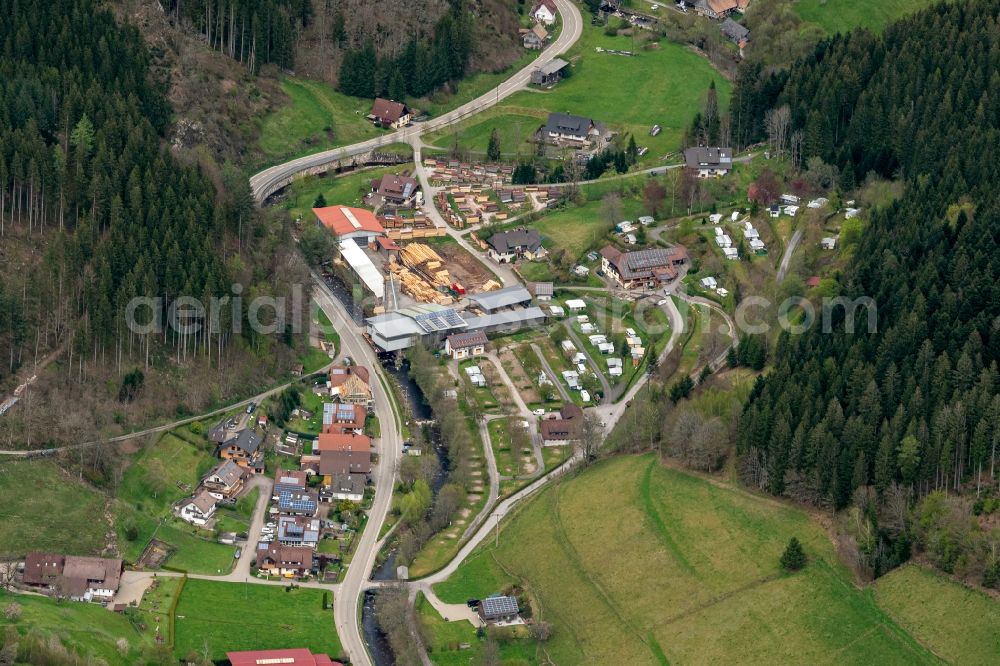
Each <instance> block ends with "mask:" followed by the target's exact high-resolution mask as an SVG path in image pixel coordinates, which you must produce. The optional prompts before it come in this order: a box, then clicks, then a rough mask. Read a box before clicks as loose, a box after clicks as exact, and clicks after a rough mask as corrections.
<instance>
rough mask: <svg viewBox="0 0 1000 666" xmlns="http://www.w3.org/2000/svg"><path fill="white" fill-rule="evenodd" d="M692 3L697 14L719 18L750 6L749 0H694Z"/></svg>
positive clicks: (742, 10)
mask: <svg viewBox="0 0 1000 666" xmlns="http://www.w3.org/2000/svg"><path fill="white" fill-rule="evenodd" d="M692 4H693V6H694V10H695V11H696V12H698V13H699V14H701V15H703V16H707V17H708V18H714V19H721V18H725V17H727V16H729V15H730V14H732V13H733V12H736V11H740V12H744V11H746V9H747V7H749V6H750V0H694V2H693V3H692Z"/></svg>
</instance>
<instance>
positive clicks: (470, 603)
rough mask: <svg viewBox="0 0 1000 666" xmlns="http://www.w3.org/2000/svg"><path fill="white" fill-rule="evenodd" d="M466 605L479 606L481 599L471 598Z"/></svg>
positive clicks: (470, 606)
mask: <svg viewBox="0 0 1000 666" xmlns="http://www.w3.org/2000/svg"><path fill="white" fill-rule="evenodd" d="M465 605H466V606H468V607H469V608H477V607H478V606H479V599H469V600H467V601H466V602H465Z"/></svg>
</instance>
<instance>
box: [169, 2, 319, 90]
mask: <svg viewBox="0 0 1000 666" xmlns="http://www.w3.org/2000/svg"><path fill="white" fill-rule="evenodd" d="M163 4H164V9H165V10H166V11H168V12H169V13H170V14H171V15H172V16H173V18H174V20H175V21H177V22H178V23H184V24H189V25H191V26H192V27H193V28H194V29H195V30H196V31H197V32H198V33H199V34H200V35H202V36H203V37H204V38H205V41H206V42H208V44H209V46H211V47H212V48H213V49H216V50H218V51H219V52H221V53H225V54H226V55H228V56H229V57H230V58H233V59H235V60H239V61H240V62H242V63H245V64H246V65H247V67H249V68H250V70H251V71H255V72H256V71H257V70H259V69H260V67H261V65H264V64H266V63H275V64H276V65H278V66H279V67H284V68H289V69H290V68H291V67H293V66H294V64H295V36H296V33H297V32H298V30H300V29H301V28H302V27H304V26H305V25H307V24H308V23H309V21H310V19H311V18H312V0H168V2H165V3H163Z"/></svg>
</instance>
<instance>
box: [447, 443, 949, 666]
mask: <svg viewBox="0 0 1000 666" xmlns="http://www.w3.org/2000/svg"><path fill="white" fill-rule="evenodd" d="M792 536H796V537H798V538H799V540H800V541H802V542H803V544H804V546H805V549H806V552H807V554H808V556H809V558H810V562H809V565H808V566H807V567H806V568H805V569H804V570H803V571H801V572H798V573H796V574H791V575H788V574H784V573H782V572H781V570H780V568H779V564H778V558H779V556H780V555H781V552H782V550H783V549H784V547H785V545H786V544H787V542H788V539H789V538H790V537H792ZM512 582H518V583H520V584H522V585H524V586H526V587H527V588H528V590H529V592H530V594H531V596H532V597H533V598H534V599H536V600H537V607H536V608H535V616H536V617H541V618H542V619H544V620H545V621H547V622H550V623H551V624H552V625H553V627H554V633H553V636H552V638H551V639H550V640H549V641H548V642H547V643H546V644H545V646H544V647H545V651H546V652H547V654H548V655H549V656H550V658H551V660H552V661H554V662H556V663H629V664H657V663H660V664H662V663H668V662H669V663H696V662H698V663H736V662H739V663H768V664H770V663H790V662H795V663H817V662H827V661H829V660H830V658H831V655H837V656H836V661H837V662H838V663H881V664H889V663H898V664H914V663H933V662H935V659H934V657H933V655H931V654H930V653H929V652H927V651H926V650H925V649H924V648H922V647H921V646H920V645H919V644H918V643H917V642H916V641H915V640H913V638H911V637H910V636H909V635H908V634H906V632H904V631H903V630H902V629H901V628H900V627H899V626H898V625H896V624H895V622H893V620H892V619H891V618H889V617H888V615H886V614H885V613H884V612H883V611H882V610H881V609H880V608H879V607H878V606H877V605H876V604H875V601H874V599H873V598H872V596H871V595H870V594H866V593H863V592H861V591H859V590H858V589H857V588H855V587H854V585H853V583H852V581H851V577H850V574H849V573H848V571H847V570H846V569H845V568H844V567H843V566H842V565H841V564H840V563H839V562H838V560H837V558H836V554H835V553H834V551H833V547H832V545H831V543H830V540H829V539H828V537H827V535H826V534H825V533H824V531H823V530H822V529H821V528H820V527H819V526H818V525H816V524H815V523H814V522H812V520H811V519H810V518H809V517H808V516H807V515H806V514H805V513H803V512H801V511H798V510H795V509H792V508H789V507H787V506H784V505H782V504H779V503H777V502H774V501H770V500H768V499H765V498H760V497H757V496H754V495H751V494H749V493H746V492H743V491H740V490H734V489H731V488H728V487H722V486H719V485H717V484H715V483H712V482H709V481H706V480H703V479H700V478H697V477H693V476H689V475H687V474H683V473H680V472H676V471H672V470H669V469H666V468H664V467H662V466H661V465H659V464H658V463H657V462H656V460H655V459H654V458H653V456H651V455H644V456H635V457H620V458H615V459H612V460H609V461H605V462H602V463H600V464H597V465H595V466H594V467H592V468H591V469H588V470H586V471H584V472H582V473H581V474H580V475H579V476H577V477H575V478H573V479H571V480H569V481H564V482H562V483H560V484H557V485H555V486H552V487H550V488H548V489H546V490H545V491H543V492H542V493H541V494H539V495H538V497H537V498H536V499H534V500H532V501H531V502H530V503H529V504H527V505H525V506H524V507H523V508H522V509H521V510H520V511H518V512H517V514H516V516H515V517H514V519H513V520H511V521H508V523H507V524H506V526H505V527H504V528H503V529H502V531H501V534H500V547H499V548H495V547H494V546H493V542H492V541H490V542H489V543H488V544H485V545H484V546H483V547H482V548H481V549H479V550H478V551H477V552H476V553H475V554H474V555H473V557H472V558H470V559H469V560H467V561H466V562H465V563H464V564H463V565H462V566H461V567H460V568H459V570H458V571H457V572H456V574H455V575H454V576H452V578H451V579H450V580H448V581H447V582H445V583H442V584H440V585H437V586H435V589H436V591H437V592H438V594H439V595H440V596H441V597H442V598H443V599H444V600H445V601H447V602H450V603H461V602H464V601H465V600H466V599H467V598H469V597H480V598H481V597H483V596H485V595H488V594H490V593H493V592H498V591H500V590H501V589H503V588H504V587H505V586H506V585H508V584H510V583H512Z"/></svg>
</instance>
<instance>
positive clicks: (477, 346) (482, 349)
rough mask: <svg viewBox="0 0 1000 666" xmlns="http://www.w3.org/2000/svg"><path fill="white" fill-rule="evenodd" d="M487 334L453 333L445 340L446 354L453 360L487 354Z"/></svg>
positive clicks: (478, 332)
mask: <svg viewBox="0 0 1000 666" xmlns="http://www.w3.org/2000/svg"><path fill="white" fill-rule="evenodd" d="M487 342H489V341H488V340H487V339H486V334H485V333H483V332H482V331H469V332H467V333H452V334H451V335H449V336H448V337H447V338H445V340H444V352H445V353H446V354H448V355H449V356H451V357H452V358H453V359H463V358H469V357H470V356H482V355H483V354H485V353H486V343H487Z"/></svg>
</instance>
